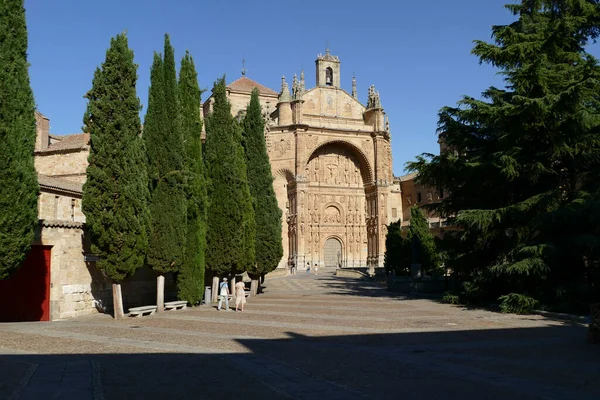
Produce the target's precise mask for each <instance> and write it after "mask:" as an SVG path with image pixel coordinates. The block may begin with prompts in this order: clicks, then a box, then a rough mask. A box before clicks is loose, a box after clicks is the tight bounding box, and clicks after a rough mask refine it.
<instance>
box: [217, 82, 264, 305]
mask: <svg viewBox="0 0 600 400" xmlns="http://www.w3.org/2000/svg"><path fill="white" fill-rule="evenodd" d="M225 91H226V88H225V78H224V77H223V78H221V79H219V80H218V81H217V82H215V85H214V87H213V96H214V100H215V102H214V105H213V112H212V113H211V114H210V115H209V116H208V118H207V119H206V172H207V177H208V198H209V206H208V218H207V221H208V234H207V239H206V242H207V248H206V266H207V268H208V269H209V270H210V271H211V272H212V273H213V300H214V299H216V296H217V290H216V289H217V287H216V286H217V285H216V284H217V282H218V277H219V276H220V275H224V274H229V273H239V272H243V271H245V270H247V269H249V268H252V267H253V266H254V264H255V253H254V243H255V230H256V228H255V220H254V210H253V207H252V199H251V196H250V189H249V187H248V176H247V173H246V160H245V156H244V148H243V147H242V134H241V129H240V126H239V124H238V123H237V122H236V121H235V120H234V118H233V116H232V115H231V105H230V104H229V101H228V100H227V96H226V94H225Z"/></svg>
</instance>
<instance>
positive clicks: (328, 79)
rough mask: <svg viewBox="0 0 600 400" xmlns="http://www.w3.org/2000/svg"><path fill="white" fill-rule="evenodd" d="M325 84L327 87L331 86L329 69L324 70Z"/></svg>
mask: <svg viewBox="0 0 600 400" xmlns="http://www.w3.org/2000/svg"><path fill="white" fill-rule="evenodd" d="M325 84H326V85H327V86H332V85H333V70H332V69H331V67H327V68H325Z"/></svg>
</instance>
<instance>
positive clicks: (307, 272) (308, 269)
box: [306, 262, 310, 275]
mask: <svg viewBox="0 0 600 400" xmlns="http://www.w3.org/2000/svg"><path fill="white" fill-rule="evenodd" d="M306 275H310V263H309V262H307V263H306Z"/></svg>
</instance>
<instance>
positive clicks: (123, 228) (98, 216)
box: [82, 34, 149, 282]
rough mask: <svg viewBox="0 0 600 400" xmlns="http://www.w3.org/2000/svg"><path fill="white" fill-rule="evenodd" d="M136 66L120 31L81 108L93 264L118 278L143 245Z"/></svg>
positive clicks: (143, 177)
mask: <svg viewBox="0 0 600 400" xmlns="http://www.w3.org/2000/svg"><path fill="white" fill-rule="evenodd" d="M136 81H137V65H135V64H134V62H133V51H131V50H130V49H129V47H128V44H127V37H126V36H125V34H120V35H117V36H116V37H115V38H113V39H112V40H111V43H110V48H109V49H108V51H107V52H106V60H105V61H104V63H103V64H102V66H101V67H100V68H98V69H96V72H95V73H94V80H93V82H92V89H91V90H90V91H89V92H88V93H87V94H86V96H85V97H86V98H87V99H88V104H87V110H86V112H85V115H84V118H83V122H84V127H83V129H84V132H86V133H88V134H89V135H90V154H89V156H88V162H89V166H88V168H87V180H86V182H85V184H84V185H83V200H82V208H83V212H84V213H85V217H86V227H87V233H88V234H89V235H90V240H91V250H92V252H93V253H94V254H96V255H98V256H99V257H100V260H99V261H97V263H96V266H97V267H98V268H99V269H100V270H101V271H103V273H104V274H105V275H107V276H109V277H110V278H111V279H112V280H114V281H117V282H119V281H122V280H123V279H125V278H126V277H128V276H131V275H133V273H134V272H135V271H136V270H137V269H138V268H139V267H141V266H142V265H143V264H144V257H145V255H146V250H147V248H148V223H149V221H148V219H149V215H148V196H149V194H148V187H147V182H148V178H147V172H146V164H145V162H144V161H145V151H144V143H143V141H142V139H141V138H140V134H141V125H140V118H139V112H140V109H141V105H140V101H139V99H138V97H137V94H136V88H135V85H136Z"/></svg>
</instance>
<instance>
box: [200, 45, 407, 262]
mask: <svg viewBox="0 0 600 400" xmlns="http://www.w3.org/2000/svg"><path fill="white" fill-rule="evenodd" d="M315 64H316V65H315V67H316V85H315V87H313V88H310V89H306V87H305V79H304V72H302V73H301V74H300V79H299V80H298V79H297V77H296V76H294V79H293V81H292V85H291V90H290V87H289V86H288V83H287V82H286V80H285V78H282V83H281V89H280V91H279V93H276V92H275V91H273V90H271V89H268V88H266V87H264V86H263V85H260V84H258V83H257V82H254V81H252V80H250V79H249V78H247V77H246V76H245V75H243V76H242V77H241V78H240V79H238V80H236V81H235V82H233V83H231V84H229V85H228V92H227V93H228V97H229V100H230V102H231V105H232V113H233V114H234V115H239V116H242V115H243V112H244V110H245V109H246V107H247V104H248V102H249V99H250V93H251V91H252V89H253V88H257V89H258V90H259V93H260V101H261V105H262V107H263V111H264V117H265V119H266V121H267V125H266V132H265V134H266V141H267V148H268V152H269V158H270V160H271V166H272V171H273V176H274V178H275V179H274V186H275V192H276V195H277V199H278V203H279V207H280V208H281V210H282V211H283V221H282V229H283V238H282V239H283V244H284V257H283V258H282V260H281V262H280V264H279V267H280V268H289V267H291V266H292V265H296V266H298V267H299V268H303V267H304V266H306V264H310V265H311V266H314V265H315V264H317V265H319V266H320V267H338V268H339V267H342V268H343V267H367V268H368V269H369V270H370V271H371V272H374V270H375V269H376V268H381V267H383V261H384V253H385V236H386V232H387V231H386V229H387V225H388V224H389V223H390V222H393V221H398V220H399V219H401V218H402V214H403V210H402V208H403V204H402V191H401V182H402V179H401V178H395V177H394V175H393V173H392V153H391V132H390V129H389V122H388V120H387V116H386V114H385V111H384V109H383V107H382V104H381V100H380V98H379V93H378V92H377V91H376V90H375V88H374V87H373V86H371V87H370V88H369V92H368V100H367V104H366V105H365V104H362V103H361V102H360V101H359V100H358V94H357V90H356V80H355V79H354V78H353V79H352V92H351V93H348V92H346V91H345V90H344V89H342V88H341V85H340V82H341V77H342V76H341V62H340V60H339V58H338V57H336V56H333V55H331V54H330V52H329V50H327V52H326V53H325V54H324V55H322V54H320V55H319V56H318V57H317V60H316V62H315ZM212 101H213V99H212V98H209V99H208V100H207V101H206V102H205V103H204V105H203V113H204V115H205V116H206V115H207V114H208V113H209V112H210V110H211V106H212Z"/></svg>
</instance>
